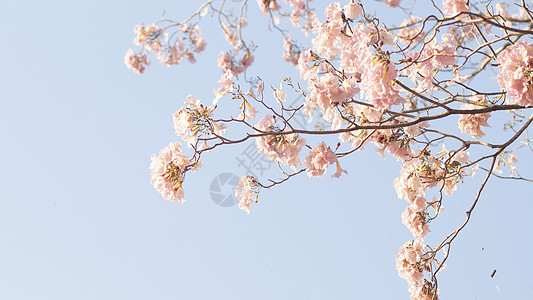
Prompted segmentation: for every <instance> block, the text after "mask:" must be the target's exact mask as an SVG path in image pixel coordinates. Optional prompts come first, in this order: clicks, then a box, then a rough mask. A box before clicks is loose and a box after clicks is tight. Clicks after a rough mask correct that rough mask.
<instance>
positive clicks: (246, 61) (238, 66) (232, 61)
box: [217, 51, 255, 75]
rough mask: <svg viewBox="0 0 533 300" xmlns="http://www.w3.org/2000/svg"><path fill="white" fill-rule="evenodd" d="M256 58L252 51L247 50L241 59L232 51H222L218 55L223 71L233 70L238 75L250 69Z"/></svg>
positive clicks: (219, 65) (218, 62)
mask: <svg viewBox="0 0 533 300" xmlns="http://www.w3.org/2000/svg"><path fill="white" fill-rule="evenodd" d="M254 59H255V58H254V55H253V54H252V52H251V51H246V53H245V54H244V55H243V57H241V58H240V59H237V57H236V55H233V54H232V53H224V52H221V53H220V54H219V55H218V60H217V65H218V67H219V68H221V69H222V72H226V71H227V70H231V72H232V73H233V74H234V75H238V74H240V73H242V72H244V71H245V70H246V69H248V68H249V67H250V66H251V65H252V63H253V62H254Z"/></svg>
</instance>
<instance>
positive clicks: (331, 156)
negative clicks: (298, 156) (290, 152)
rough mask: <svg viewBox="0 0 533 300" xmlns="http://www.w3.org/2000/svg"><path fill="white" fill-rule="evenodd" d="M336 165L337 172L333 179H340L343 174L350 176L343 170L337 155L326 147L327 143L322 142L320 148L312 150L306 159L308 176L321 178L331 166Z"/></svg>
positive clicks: (332, 176)
mask: <svg viewBox="0 0 533 300" xmlns="http://www.w3.org/2000/svg"><path fill="white" fill-rule="evenodd" d="M332 164H336V165H337V172H336V173H335V174H333V175H331V178H334V177H337V178H338V177H340V176H341V174H342V172H344V173H346V174H348V172H346V171H345V170H343V169H341V166H340V164H339V161H338V160H337V155H335V153H334V152H333V151H332V150H331V148H330V147H328V146H326V143H324V142H322V143H320V144H318V146H316V147H314V148H312V149H311V150H310V151H309V155H308V156H307V157H306V158H305V166H306V169H307V176H309V177H320V176H322V175H323V174H324V173H326V170H327V168H328V166H329V165H332Z"/></svg>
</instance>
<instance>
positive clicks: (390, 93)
mask: <svg viewBox="0 0 533 300" xmlns="http://www.w3.org/2000/svg"><path fill="white" fill-rule="evenodd" d="M362 67H363V68H365V71H364V72H362V74H361V84H360V87H361V92H363V93H364V94H365V97H366V98H367V99H368V100H369V101H370V102H371V103H373V104H374V105H375V106H376V108H378V109H389V108H390V107H391V106H393V105H396V104H401V103H403V102H405V100H404V99H403V98H402V97H401V96H400V93H399V92H398V90H397V89H396V85H395V83H394V80H395V79H396V68H395V67H394V64H393V63H392V62H391V61H390V60H389V59H386V58H385V59H384V58H381V57H379V56H377V55H373V56H371V57H368V58H367V59H365V60H364V61H363V64H362Z"/></svg>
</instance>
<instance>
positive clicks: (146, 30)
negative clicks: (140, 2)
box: [124, 24, 206, 74]
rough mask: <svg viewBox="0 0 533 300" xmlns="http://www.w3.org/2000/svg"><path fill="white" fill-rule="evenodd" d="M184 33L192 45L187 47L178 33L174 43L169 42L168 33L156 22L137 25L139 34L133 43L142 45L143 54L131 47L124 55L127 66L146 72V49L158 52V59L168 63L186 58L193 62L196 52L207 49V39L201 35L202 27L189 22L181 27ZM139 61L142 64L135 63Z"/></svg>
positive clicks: (136, 32)
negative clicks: (135, 51)
mask: <svg viewBox="0 0 533 300" xmlns="http://www.w3.org/2000/svg"><path fill="white" fill-rule="evenodd" d="M180 31H181V32H182V34H185V36H186V38H184V39H188V40H189V42H190V44H191V46H189V47H185V45H184V44H183V42H182V41H181V39H182V38H181V37H179V36H178V35H177V37H176V39H175V43H174V45H168V44H169V37H168V34H167V33H165V32H164V30H163V29H162V28H159V27H158V26H157V25H155V24H150V25H148V26H146V27H145V26H144V25H137V26H135V28H134V30H133V32H134V33H135V34H137V36H136V37H135V39H134V40H133V43H134V44H135V45H137V46H139V47H141V49H142V50H141V54H139V55H137V56H135V55H134V54H133V51H132V50H131V49H130V50H128V52H127V53H126V55H125V57H124V62H125V64H126V66H127V67H128V68H130V69H133V71H134V72H136V73H139V74H140V73H142V72H144V69H145V66H146V65H148V63H147V61H146V53H144V51H145V50H146V51H148V52H153V53H155V54H156V57H157V59H158V60H159V61H160V62H161V63H163V64H165V65H167V66H169V67H170V66H172V65H176V64H179V63H181V62H182V61H183V60H184V59H187V60H188V61H190V62H191V63H194V62H196V58H195V57H194V52H196V53H200V52H202V51H203V50H204V49H205V46H206V41H205V39H204V38H202V37H200V36H199V35H200V27H198V26H194V27H193V28H191V27H189V26H188V25H187V24H182V25H181V27H180ZM135 60H136V61H138V62H139V63H140V64H135V63H134V62H135Z"/></svg>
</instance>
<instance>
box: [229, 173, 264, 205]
mask: <svg viewBox="0 0 533 300" xmlns="http://www.w3.org/2000/svg"><path fill="white" fill-rule="evenodd" d="M258 189H259V185H258V183H257V181H256V180H255V178H254V177H253V176H250V175H249V176H244V177H241V178H239V185H238V186H237V187H236V188H235V197H236V198H237V200H239V208H240V209H242V210H244V211H245V212H246V213H247V214H249V213H250V204H252V203H254V202H256V203H257V194H258V193H259V190H258Z"/></svg>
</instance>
